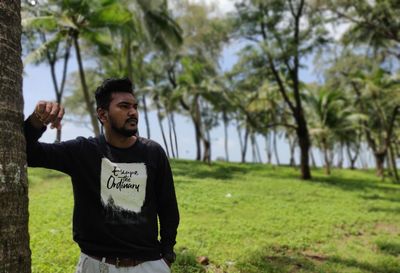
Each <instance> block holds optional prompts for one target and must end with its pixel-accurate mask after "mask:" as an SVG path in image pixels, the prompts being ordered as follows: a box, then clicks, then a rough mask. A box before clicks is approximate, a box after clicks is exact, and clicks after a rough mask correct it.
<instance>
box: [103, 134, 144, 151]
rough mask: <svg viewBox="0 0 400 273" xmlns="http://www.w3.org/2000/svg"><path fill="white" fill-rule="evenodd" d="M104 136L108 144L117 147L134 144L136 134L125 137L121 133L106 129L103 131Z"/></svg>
mask: <svg viewBox="0 0 400 273" xmlns="http://www.w3.org/2000/svg"><path fill="white" fill-rule="evenodd" d="M104 136H105V138H106V141H107V143H108V144H110V145H112V146H114V147H117V148H129V147H131V146H132V145H133V144H135V142H136V140H137V137H136V136H131V137H126V136H123V135H119V134H115V133H114V134H113V133H110V132H107V130H106V131H105V134H104Z"/></svg>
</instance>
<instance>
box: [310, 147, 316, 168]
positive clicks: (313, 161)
mask: <svg viewBox="0 0 400 273" xmlns="http://www.w3.org/2000/svg"><path fill="white" fill-rule="evenodd" d="M310 157H311V164H312V166H313V168H317V163H316V162H315V158H314V153H313V151H312V149H310Z"/></svg>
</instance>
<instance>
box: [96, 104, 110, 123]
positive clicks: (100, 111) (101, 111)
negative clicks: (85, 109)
mask: <svg viewBox="0 0 400 273" xmlns="http://www.w3.org/2000/svg"><path fill="white" fill-rule="evenodd" d="M97 118H98V119H99V121H100V123H101V124H104V122H106V121H107V120H108V115H107V111H106V110H104V109H103V108H97Z"/></svg>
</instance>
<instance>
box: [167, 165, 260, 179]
mask: <svg viewBox="0 0 400 273" xmlns="http://www.w3.org/2000/svg"><path fill="white" fill-rule="evenodd" d="M258 165H259V164H258ZM258 165H257V164H255V166H252V165H249V164H239V163H236V164H235V163H229V164H226V163H223V162H213V163H212V164H211V165H208V164H205V163H203V162H196V161H175V162H174V163H173V173H174V175H176V176H185V177H188V178H192V179H207V178H209V179H216V180H229V179H232V178H233V177H235V176H237V175H242V174H243V175H244V174H246V173H248V172H250V171H254V170H257V169H258V167H259V166H258Z"/></svg>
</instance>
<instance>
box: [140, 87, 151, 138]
mask: <svg viewBox="0 0 400 273" xmlns="http://www.w3.org/2000/svg"><path fill="white" fill-rule="evenodd" d="M142 106H143V112H144V122H145V123H146V131H147V138H150V137H151V135H150V122H149V113H148V111H147V102H146V96H145V95H144V94H143V95H142Z"/></svg>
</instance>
